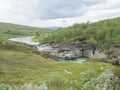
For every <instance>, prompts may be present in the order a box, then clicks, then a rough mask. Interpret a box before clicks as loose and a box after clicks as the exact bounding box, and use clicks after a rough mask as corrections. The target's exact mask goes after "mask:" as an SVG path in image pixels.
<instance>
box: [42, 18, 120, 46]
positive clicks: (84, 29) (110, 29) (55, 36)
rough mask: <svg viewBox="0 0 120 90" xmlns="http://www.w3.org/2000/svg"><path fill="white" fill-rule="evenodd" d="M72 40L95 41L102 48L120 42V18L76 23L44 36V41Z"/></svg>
mask: <svg viewBox="0 0 120 90" xmlns="http://www.w3.org/2000/svg"><path fill="white" fill-rule="evenodd" d="M71 40H74V41H76V40H79V41H87V42H94V43H96V44H98V45H99V46H101V47H102V48H108V47H110V46H111V45H112V44H119V43H120V18H114V19H109V20H103V21H99V22H95V23H89V22H88V23H83V24H74V25H73V26H70V27H68V28H63V29H59V30H57V31H55V32H53V33H52V35H51V36H49V37H45V38H43V39H42V40H41V41H42V42H43V43H46V42H48V43H67V42H69V41H71Z"/></svg>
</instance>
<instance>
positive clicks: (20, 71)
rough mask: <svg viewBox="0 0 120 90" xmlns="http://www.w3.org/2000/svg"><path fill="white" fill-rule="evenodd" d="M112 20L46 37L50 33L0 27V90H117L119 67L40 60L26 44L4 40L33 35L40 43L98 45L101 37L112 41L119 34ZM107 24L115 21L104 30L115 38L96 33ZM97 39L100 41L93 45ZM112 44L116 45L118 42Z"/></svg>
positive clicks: (40, 57) (102, 63)
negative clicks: (86, 42) (40, 40)
mask: <svg viewBox="0 0 120 90" xmlns="http://www.w3.org/2000/svg"><path fill="white" fill-rule="evenodd" d="M112 20H113V21H111V20H106V21H101V22H98V23H92V24H89V23H87V24H75V25H74V26H71V27H69V28H64V29H60V30H58V31H55V32H53V34H52V35H49V37H48V36H45V35H44V34H46V33H47V34H48V33H51V32H49V31H48V30H45V29H41V28H34V27H27V26H21V25H13V24H6V23H1V24H0V90H103V89H105V90H111V88H115V89H116V90H119V89H120V86H119V85H120V82H119V78H118V77H119V75H120V69H119V66H113V65H111V64H110V63H104V62H96V61H95V60H91V59H89V60H88V61H86V62H83V63H66V62H57V61H54V60H51V59H49V58H48V59H46V58H44V57H42V56H41V53H40V52H38V51H37V50H36V49H35V48H30V47H29V45H27V44H24V43H18V42H12V41H9V40H8V38H10V37H21V36H30V35H34V36H38V37H41V39H42V38H44V39H43V40H44V41H43V42H50V43H66V42H68V41H70V40H86V41H89V42H95V43H98V44H99V45H102V43H103V41H104V39H103V38H102V37H103V35H104V34H105V35H104V36H106V33H107V36H108V37H110V36H111V35H112V37H113V40H115V39H117V38H118V37H119V35H120V30H119V29H116V28H117V27H118V28H119V26H118V23H117V22H119V18H118V19H112ZM117 20H118V21H117ZM109 21H111V22H110V23H112V22H114V23H115V22H116V21H117V22H116V24H115V27H116V28H115V29H114V28H113V26H111V25H110V26H109V25H108V28H113V29H114V30H115V35H116V37H117V38H116V37H115V36H114V34H113V32H112V34H110V33H109V29H106V30H105V31H106V32H104V33H103V30H101V29H97V28H101V27H103V26H102V25H103V23H104V22H109ZM100 24H101V26H100ZM116 25H117V26H116ZM95 26H96V28H95ZM90 27H91V29H90ZM93 27H94V29H93ZM105 27H106V24H105ZM106 28H107V27H106ZM113 29H112V30H113ZM112 30H111V29H110V31H112ZM107 31H108V32H107ZM116 32H117V33H116ZM96 34H98V35H100V38H98V37H97V38H96V37H95V35H96ZM109 34H110V35H109ZM42 35H44V36H42ZM108 37H106V38H105V40H106V39H108ZM112 37H111V38H112ZM111 38H109V39H111ZM100 39H101V41H98V42H97V40H100ZM105 42H106V41H105ZM112 42H113V41H112ZM114 43H119V40H118V41H117V42H116V41H115V42H114ZM107 44H109V43H108V42H106V43H104V44H103V46H105V45H107ZM110 44H111V43H110ZM114 77H116V78H117V79H114Z"/></svg>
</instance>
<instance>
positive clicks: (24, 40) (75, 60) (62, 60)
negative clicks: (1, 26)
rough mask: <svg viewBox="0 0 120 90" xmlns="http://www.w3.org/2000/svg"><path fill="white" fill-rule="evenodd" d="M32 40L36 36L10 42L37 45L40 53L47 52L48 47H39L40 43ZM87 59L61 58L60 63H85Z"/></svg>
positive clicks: (12, 39)
mask: <svg viewBox="0 0 120 90" xmlns="http://www.w3.org/2000/svg"><path fill="white" fill-rule="evenodd" d="M32 38H34V36H28V37H20V38H10V39H9V40H10V41H14V42H21V43H26V44H29V45H36V46H37V48H38V50H39V51H44V50H45V51H47V49H48V48H49V47H46V46H44V45H41V46H38V45H39V42H33V41H32ZM87 59H88V58H84V57H81V58H77V59H70V60H66V59H61V58H59V59H58V61H60V62H83V61H86V60H87Z"/></svg>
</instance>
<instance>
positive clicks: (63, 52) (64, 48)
mask: <svg viewBox="0 0 120 90" xmlns="http://www.w3.org/2000/svg"><path fill="white" fill-rule="evenodd" d="M39 50H40V51H42V52H50V55H52V56H55V57H59V58H63V59H75V58H79V57H92V56H93V55H95V54H97V53H99V51H98V50H97V46H96V45H95V44H93V43H87V42H78V41H77V42H73V41H72V42H69V43H67V44H44V45H41V46H40V47H39Z"/></svg>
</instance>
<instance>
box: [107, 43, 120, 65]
mask: <svg viewBox="0 0 120 90" xmlns="http://www.w3.org/2000/svg"><path fill="white" fill-rule="evenodd" d="M108 57H109V59H111V61H112V64H114V65H120V44H117V45H113V46H111V48H110V49H109V53H108Z"/></svg>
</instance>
